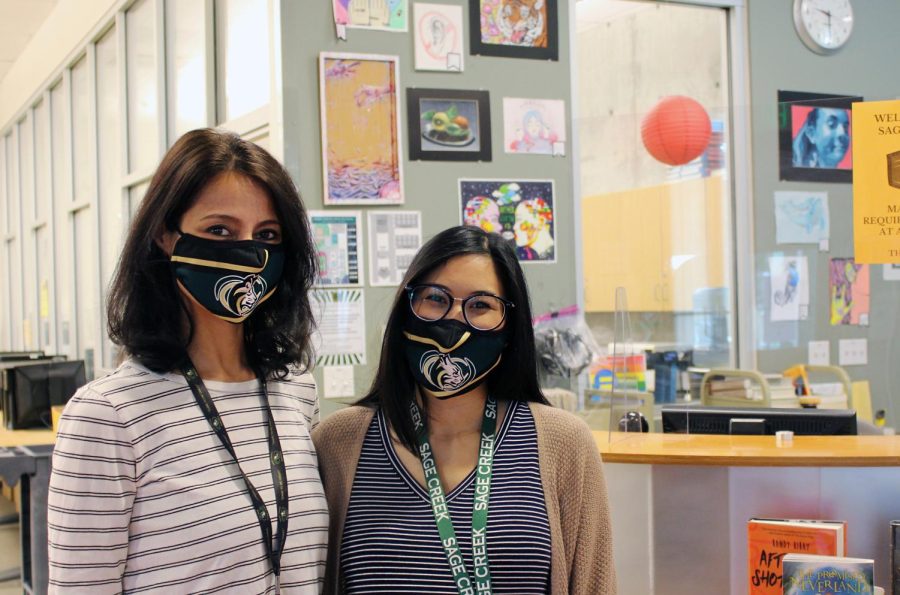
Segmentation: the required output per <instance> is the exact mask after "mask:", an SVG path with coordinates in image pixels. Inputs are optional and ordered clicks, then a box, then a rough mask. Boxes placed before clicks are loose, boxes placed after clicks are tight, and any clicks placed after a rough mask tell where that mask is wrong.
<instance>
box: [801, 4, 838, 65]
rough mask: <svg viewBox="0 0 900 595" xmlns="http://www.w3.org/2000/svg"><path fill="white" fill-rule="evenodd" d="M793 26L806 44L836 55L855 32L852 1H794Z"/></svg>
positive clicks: (813, 48)
mask: <svg viewBox="0 0 900 595" xmlns="http://www.w3.org/2000/svg"><path fill="white" fill-rule="evenodd" d="M794 27H795V28H796V29H797V34H798V35H799V36H800V39H801V40H803V43H804V44H806V47H808V48H809V49H811V50H812V51H814V52H816V53H817V54H823V55H828V54H833V53H835V52H836V51H838V50H839V49H841V48H842V47H844V44H846V43H847V41H848V40H849V39H850V34H851V33H852V32H853V6H852V5H851V3H850V0H794Z"/></svg>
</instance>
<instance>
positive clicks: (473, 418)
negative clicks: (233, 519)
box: [313, 226, 616, 595]
mask: <svg viewBox="0 0 900 595" xmlns="http://www.w3.org/2000/svg"><path fill="white" fill-rule="evenodd" d="M313 440H314V441H315V443H316V446H317V451H318V452H319V457H320V465H321V470H322V478H323V482H324V485H325V493H326V496H327V498H328V503H329V511H330V514H331V526H330V532H329V553H328V567H327V570H326V593H338V592H340V593H347V594H359V593H422V594H432V593H448V594H455V593H516V594H518V595H526V594H529V593H541V594H547V593H553V594H560V593H575V594H579V595H604V594H608V593H615V590H616V587H615V572H614V569H613V560H612V543H611V536H610V521H609V510H608V503H607V498H606V486H605V483H604V479H603V470H602V466H601V461H600V456H599V454H598V452H597V448H596V446H595V444H594V441H593V436H592V434H591V432H590V430H589V429H588V427H587V426H586V425H585V424H584V422H582V421H581V420H579V419H578V418H576V417H574V416H572V415H571V414H568V413H566V412H564V411H561V410H558V409H553V408H551V407H549V406H548V405H547V401H546V400H545V398H544V396H543V395H542V394H541V390H540V387H539V384H538V378H537V363H536V358H535V347H534V333H533V330H532V326H531V307H530V304H529V298H528V290H527V288H526V285H525V278H524V275H523V274H522V269H521V267H520V266H519V263H518V261H517V259H516V254H515V251H514V250H513V248H512V247H511V246H510V245H509V243H508V242H507V241H506V240H504V239H502V238H501V237H500V236H498V235H496V234H490V233H487V232H485V231H483V230H481V229H479V228H477V227H471V226H460V227H454V228H451V229H448V230H445V231H443V232H441V233H439V234H438V235H436V236H435V237H434V238H432V239H431V240H430V241H429V242H428V243H426V244H425V245H424V246H423V247H422V249H421V250H420V251H419V253H418V254H417V255H416V257H415V259H414V260H413V262H412V264H411V265H410V267H409V269H408V271H407V273H406V276H405V278H404V282H403V284H402V286H401V287H400V290H399V291H398V293H397V296H396V298H395V300H394V303H393V306H392V308H391V312H390V316H389V318H388V322H387V328H386V331H385V335H384V340H383V343H382V351H381V360H380V362H379V366H378V372H377V375H376V377H375V380H374V382H373V383H372V387H371V389H370V391H369V393H368V394H367V395H366V396H365V397H364V398H363V399H362V400H361V401H360V402H359V403H358V404H357V406H354V407H349V408H347V409H344V410H341V411H339V412H337V413H335V414H333V415H332V416H331V417H329V418H328V419H327V420H326V421H324V422H323V423H322V424H321V425H320V426H319V427H318V428H317V429H316V431H315V432H313Z"/></svg>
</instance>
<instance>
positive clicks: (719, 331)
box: [574, 0, 734, 366]
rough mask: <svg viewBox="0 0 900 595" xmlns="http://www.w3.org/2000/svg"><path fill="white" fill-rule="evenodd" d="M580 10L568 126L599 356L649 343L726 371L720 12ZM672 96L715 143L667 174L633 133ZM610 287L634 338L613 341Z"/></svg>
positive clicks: (724, 77)
mask: <svg viewBox="0 0 900 595" xmlns="http://www.w3.org/2000/svg"><path fill="white" fill-rule="evenodd" d="M577 10H578V13H577V18H578V33H577V57H578V67H577V76H578V85H577V87H578V97H577V99H578V102H579V112H578V113H579V118H578V120H577V121H576V122H575V123H574V124H575V126H576V127H577V128H578V129H579V130H580V131H581V132H580V134H579V139H580V145H581V163H580V175H581V191H582V197H581V204H582V225H583V227H582V247H581V249H582V254H583V255H584V269H583V275H584V284H585V309H586V310H587V318H588V322H589V324H590V326H591V328H592V329H593V331H594V333H595V335H596V336H597V338H598V340H599V342H600V344H601V345H603V346H606V345H607V344H608V343H612V342H613V340H614V339H616V340H618V341H619V342H622V341H628V340H630V341H633V342H635V343H650V344H652V345H654V346H656V348H657V350H662V351H667V350H670V349H671V350H678V351H687V350H692V351H693V354H694V360H695V363H696V364H697V365H702V366H714V365H715V366H727V365H729V364H730V363H732V362H733V351H734V350H733V342H732V333H731V331H730V329H731V328H732V326H733V325H732V317H733V314H734V312H733V308H732V307H731V304H732V302H733V282H732V272H731V262H732V256H733V253H734V248H733V240H732V235H731V220H732V214H731V204H732V199H731V182H730V173H729V162H728V159H726V158H725V151H726V150H727V144H728V139H729V134H730V132H729V118H728V114H729V97H728V93H727V89H728V70H727V68H728V50H727V47H728V43H727V27H726V25H727V12H726V11H725V10H722V9H714V8H702V7H693V6H685V5H669V4H667V3H645V2H627V1H618V0H584V1H583V2H580V3H578V5H577ZM684 31H691V35H689V36H685V35H684ZM597 56H604V59H603V60H597V59H596V57H597ZM676 95H680V96H686V97H689V98H691V99H692V100H694V101H696V102H697V103H698V104H699V105H700V106H701V107H702V109H703V110H704V111H705V112H706V114H707V115H708V117H709V119H710V120H711V125H712V134H711V136H710V137H709V138H708V140H706V141H705V142H702V143H701V144H699V145H698V146H697V147H696V148H697V149H698V150H697V151H695V158H694V159H692V160H691V161H689V162H687V163H682V164H680V165H668V164H666V163H663V162H662V161H658V160H657V159H656V158H654V157H653V156H652V155H651V154H650V153H649V151H648V149H647V148H645V146H644V144H643V142H642V140H641V138H642V137H641V132H642V126H643V124H644V122H645V119H646V118H647V117H648V114H650V113H651V111H652V110H653V109H654V107H656V106H657V105H658V104H659V102H660V101H661V100H662V99H663V98H665V97H668V96H676ZM648 122H649V121H648ZM671 160H672V161H677V159H671ZM617 287H624V288H625V289H626V291H627V300H628V308H629V310H630V312H631V336H630V337H624V336H619V337H615V332H614V328H615V324H614V311H615V307H616V302H615V295H616V288H617Z"/></svg>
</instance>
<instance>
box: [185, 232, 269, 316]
mask: <svg viewBox="0 0 900 595" xmlns="http://www.w3.org/2000/svg"><path fill="white" fill-rule="evenodd" d="M171 262H172V271H173V273H174V274H175V278H176V279H177V280H178V282H179V283H180V284H181V286H182V287H184V289H186V290H187V292H188V293H189V294H191V296H193V298H194V299H195V300H197V301H198V302H199V303H200V305H201V306H203V307H204V308H206V309H207V310H209V311H210V312H211V313H212V314H215V315H216V316H218V317H219V318H221V319H223V320H227V321H228V322H234V323H238V322H243V321H244V320H245V319H246V318H247V317H248V316H250V314H252V313H253V311H254V310H255V309H256V308H257V307H258V306H259V305H260V304H261V303H263V302H264V301H266V300H267V299H269V297H271V295H272V294H273V293H274V292H275V288H276V285H277V284H278V282H279V281H280V280H281V272H282V269H283V268H284V248H283V247H282V246H281V245H280V244H267V243H265V242H258V241H256V240H241V241H228V240H208V239H205V238H198V237H197V236H192V235H190V234H186V233H183V234H181V237H180V238H178V241H177V242H175V248H174V249H173V251H172V258H171Z"/></svg>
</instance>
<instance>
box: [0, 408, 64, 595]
mask: <svg viewBox="0 0 900 595" xmlns="http://www.w3.org/2000/svg"><path fill="white" fill-rule="evenodd" d="M55 441H56V434H55V433H54V432H53V431H51V430H12V431H11V430H7V429H5V427H4V426H3V417H2V415H0V479H2V480H3V481H4V482H6V483H7V484H9V485H11V486H15V485H16V484H19V486H20V487H19V493H20V496H21V499H20V502H19V508H20V512H19V535H20V538H21V541H20V543H21V550H22V586H23V587H24V590H25V593H34V594H43V593H46V592H47V579H48V576H47V572H48V565H47V493H48V490H49V487H50V455H51V453H52V452H53V443H54V442H55Z"/></svg>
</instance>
